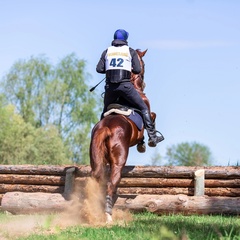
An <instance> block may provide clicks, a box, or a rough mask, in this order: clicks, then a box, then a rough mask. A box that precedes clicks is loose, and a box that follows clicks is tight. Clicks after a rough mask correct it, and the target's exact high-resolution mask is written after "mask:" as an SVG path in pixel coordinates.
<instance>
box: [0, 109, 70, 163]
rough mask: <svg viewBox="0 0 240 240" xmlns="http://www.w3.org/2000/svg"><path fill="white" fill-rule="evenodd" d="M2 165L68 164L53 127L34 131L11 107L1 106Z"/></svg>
mask: <svg viewBox="0 0 240 240" xmlns="http://www.w3.org/2000/svg"><path fill="white" fill-rule="evenodd" d="M0 116H1V118H0V163H1V164H69V163H70V161H69V160H68V158H67V156H66V153H65V149H64V145H63V142H62V140H61V138H60V136H59V134H58V131H57V129H56V127H54V126H48V127H45V128H34V127H33V126H32V125H31V124H30V123H26V122H25V121H24V120H23V118H22V117H21V116H20V115H18V114H16V113H15V109H14V106H12V105H8V106H5V107H3V106H0Z"/></svg>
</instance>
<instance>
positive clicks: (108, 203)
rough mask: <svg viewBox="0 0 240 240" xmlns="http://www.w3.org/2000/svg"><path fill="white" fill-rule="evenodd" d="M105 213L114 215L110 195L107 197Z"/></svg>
mask: <svg viewBox="0 0 240 240" xmlns="http://www.w3.org/2000/svg"><path fill="white" fill-rule="evenodd" d="M105 212H106V213H109V214H110V215H112V197H111V196H110V195H107V196H106V205H105Z"/></svg>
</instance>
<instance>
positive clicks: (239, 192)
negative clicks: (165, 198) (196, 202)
mask: <svg viewBox="0 0 240 240" xmlns="http://www.w3.org/2000/svg"><path fill="white" fill-rule="evenodd" d="M204 191H205V195H207V196H226V197H240V188H205V189H204ZM117 194H119V195H136V194H153V195H155V194H157V195H163V194H169V195H176V194H185V195H188V196H193V195H194V188H176V187H165V188H148V187H145V188H144V187H142V188H141V187H129V188H128V187H119V188H118V190H117Z"/></svg>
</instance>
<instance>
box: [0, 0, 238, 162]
mask: <svg viewBox="0 0 240 240" xmlns="http://www.w3.org/2000/svg"><path fill="white" fill-rule="evenodd" d="M239 11H240V1H237V0H201V1H200V0H158V1H155V0H148V1H143V0H138V1H126V0H122V1H121V2H117V1H108V0H106V1H104V0H102V1H97V0H95V1H93V0H88V1H80V0H34V1H32V0H21V1H19V0H0V34H1V38H0V77H2V76H3V75H4V74H6V73H7V72H8V71H9V69H10V67H11V66H12V65H13V64H14V62H16V61H17V60H19V59H28V58H29V57H31V56H39V55H41V54H44V55H45V56H46V57H48V58H49V60H50V61H51V62H52V63H53V64H54V63H56V62H57V61H58V60H59V59H61V58H63V57H64V56H66V55H67V54H70V53H73V52H74V53H76V54H77V56H78V57H79V58H81V59H84V60H86V63H87V69H86V70H87V72H88V73H90V74H91V78H90V79H89V85H90V86H94V85H95V84H96V83H98V82H99V81H100V80H101V79H102V78H103V76H102V75H100V74H97V73H96V72H95V67H96V64H97V62H98V60H99V57H100V55H101V53H102V51H103V50H104V49H105V48H107V47H108V46H109V44H110V43H111V41H112V38H113V33H114V31H115V30H116V29H118V28H123V29H126V30H127V31H128V32H129V41H128V42H129V45H130V46H131V47H133V48H135V49H136V48H139V49H141V50H145V49H148V52H147V54H146V55H145V57H144V60H145V66H146V73H145V81H146V84H147V86H146V89H145V92H146V94H147V96H148V98H149V99H150V102H151V108H152V111H154V112H156V114H157V121H156V126H157V129H158V130H159V131H161V132H162V133H163V135H164V136H165V140H164V141H163V142H162V143H160V144H159V145H158V146H157V147H156V148H151V149H150V148H147V152H146V153H144V154H140V153H138V152H137V150H136V148H135V147H133V148H131V150H130V155H129V158H128V162H127V164H129V165H145V164H150V163H151V157H152V156H153V155H154V154H155V153H159V154H160V155H162V157H164V156H165V154H166V148H167V147H170V146H172V145H173V144H179V143H182V142H193V141H196V142H198V143H200V144H204V145H206V146H208V147H209V149H210V150H211V152H212V156H213V159H214V162H213V163H214V165H228V164H232V165H234V164H236V163H237V162H240V144H239V142H240V141H239V138H240V126H239V123H240V107H239V103H240V94H239V92H240V14H239ZM97 91H98V92H99V94H101V93H102V92H103V91H104V84H101V85H100V86H99V87H98V88H97Z"/></svg>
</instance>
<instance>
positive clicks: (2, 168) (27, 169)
mask: <svg viewBox="0 0 240 240" xmlns="http://www.w3.org/2000/svg"><path fill="white" fill-rule="evenodd" d="M72 167H73V166H55V165H52V166H51V165H38V166H36V165H0V174H28V175H35V174H37V175H54V176H55V175H66V171H67V169H69V168H72Z"/></svg>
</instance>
